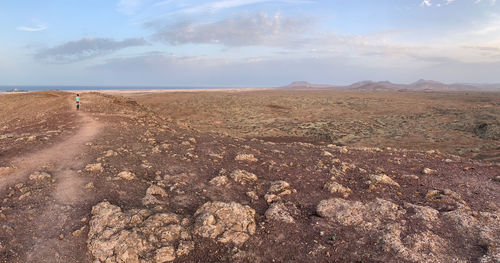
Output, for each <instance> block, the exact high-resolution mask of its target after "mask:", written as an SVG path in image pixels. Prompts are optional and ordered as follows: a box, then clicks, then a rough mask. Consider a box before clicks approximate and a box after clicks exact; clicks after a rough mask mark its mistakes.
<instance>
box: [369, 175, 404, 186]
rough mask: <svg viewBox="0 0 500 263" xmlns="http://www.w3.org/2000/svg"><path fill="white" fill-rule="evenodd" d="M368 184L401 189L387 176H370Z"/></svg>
mask: <svg viewBox="0 0 500 263" xmlns="http://www.w3.org/2000/svg"><path fill="white" fill-rule="evenodd" d="M368 183H369V184H371V185H373V184H379V183H381V184H388V185H394V186H397V187H399V184H398V183H397V182H395V181H394V180H392V178H390V177H389V176H387V175H386V174H370V175H368Z"/></svg>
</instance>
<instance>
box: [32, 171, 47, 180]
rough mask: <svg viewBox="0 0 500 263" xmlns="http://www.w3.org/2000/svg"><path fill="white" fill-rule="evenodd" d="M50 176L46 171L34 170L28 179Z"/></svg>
mask: <svg viewBox="0 0 500 263" xmlns="http://www.w3.org/2000/svg"><path fill="white" fill-rule="evenodd" d="M51 177H52V176H51V175H50V174H48V173H46V172H34V173H32V174H30V180H43V179H50V178H51Z"/></svg>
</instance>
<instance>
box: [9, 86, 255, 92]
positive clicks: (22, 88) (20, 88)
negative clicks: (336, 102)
mask: <svg viewBox="0 0 500 263" xmlns="http://www.w3.org/2000/svg"><path fill="white" fill-rule="evenodd" d="M244 88H252V87H215V86H212V87H194V86H190V87H186V86H184V87H183V86H178V87H177V86H169V87H159V86H153V87H152V86H0V91H44V90H193V89H244ZM253 88H255V87H253Z"/></svg>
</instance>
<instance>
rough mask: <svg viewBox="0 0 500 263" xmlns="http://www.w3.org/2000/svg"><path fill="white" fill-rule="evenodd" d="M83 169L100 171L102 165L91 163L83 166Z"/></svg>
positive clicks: (102, 169)
mask: <svg viewBox="0 0 500 263" xmlns="http://www.w3.org/2000/svg"><path fill="white" fill-rule="evenodd" d="M85 171H87V172H102V171H104V168H103V167H102V163H91V164H87V166H85Z"/></svg>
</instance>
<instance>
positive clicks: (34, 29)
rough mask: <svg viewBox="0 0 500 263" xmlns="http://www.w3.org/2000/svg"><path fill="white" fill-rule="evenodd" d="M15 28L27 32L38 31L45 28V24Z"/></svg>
mask: <svg viewBox="0 0 500 263" xmlns="http://www.w3.org/2000/svg"><path fill="white" fill-rule="evenodd" d="M16 29H17V30H20V31H27V32H38V31H43V30H46V29H47V26H45V25H36V26H34V27H30V26H18V27H17V28H16Z"/></svg>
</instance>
